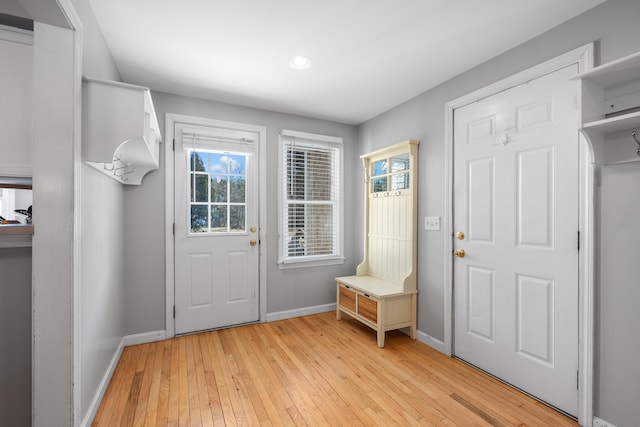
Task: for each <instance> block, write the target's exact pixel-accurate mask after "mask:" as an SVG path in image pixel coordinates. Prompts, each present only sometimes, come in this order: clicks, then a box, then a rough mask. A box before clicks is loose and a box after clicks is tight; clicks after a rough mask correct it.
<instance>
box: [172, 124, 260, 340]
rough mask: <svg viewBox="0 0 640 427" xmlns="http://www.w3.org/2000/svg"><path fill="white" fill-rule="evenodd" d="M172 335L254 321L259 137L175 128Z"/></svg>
mask: <svg viewBox="0 0 640 427" xmlns="http://www.w3.org/2000/svg"><path fill="white" fill-rule="evenodd" d="M175 136H176V147H175V160H174V161H175V218H176V223H175V332H176V334H182V333H189V332H194V331H201V330H207V329H213V328H219V327H224V326H230V325H237V324H241V323H247V322H253V321H257V320H259V312H258V286H259V285H258V283H259V278H258V271H259V247H258V244H259V242H258V236H259V233H258V173H257V172H258V171H257V166H258V159H257V156H258V141H259V139H258V136H257V134H255V133H252V132H245V131H238V130H230V129H221V128H210V127H202V126H193V125H184V124H180V123H176V128H175Z"/></svg>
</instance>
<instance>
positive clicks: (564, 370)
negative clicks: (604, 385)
mask: <svg viewBox="0 0 640 427" xmlns="http://www.w3.org/2000/svg"><path fill="white" fill-rule="evenodd" d="M577 71H578V68H577V65H573V66H570V67H567V68H564V69H562V70H559V71H556V72H554V73H551V74H548V75H546V76H543V77H540V78H538V79H535V80H533V81H530V82H528V83H525V84H522V85H519V86H516V87H514V88H512V89H509V90H507V91H504V92H501V93H498V94H496V95H493V96H490V97H487V98H485V99H482V100H480V101H477V102H474V103H472V104H469V105H466V106H464V107H461V108H458V109H456V110H455V112H454V248H455V250H456V251H461V250H464V252H465V253H464V257H462V254H461V253H460V252H457V257H456V258H455V259H454V304H455V305H454V307H455V309H454V310H455V318H454V320H455V329H454V334H455V335H454V353H455V355H456V356H457V357H459V358H461V359H463V360H465V361H467V362H469V363H471V364H473V365H475V366H478V367H479V368H481V369H483V370H485V371H487V372H489V373H491V374H493V375H495V376H497V377H498V378H500V379H502V380H504V381H506V382H508V383H510V384H512V385H514V386H516V387H518V388H520V389H522V390H524V391H526V392H528V393H530V394H532V395H534V396H536V397H538V398H539V399H541V400H543V401H545V402H547V403H549V404H551V405H553V406H555V407H557V408H559V409H561V410H563V411H565V412H567V413H569V414H572V415H576V414H577V405H578V394H577V391H578V390H577V372H578V219H579V218H578V209H579V204H578V202H579V200H578V196H579V194H578V189H579V187H578V185H579V176H578V160H579V159H578V132H577V127H578V110H577V101H576V93H577V92H576V91H577V89H576V86H575V82H572V81H570V80H569V78H570V77H572V76H574V75H575V74H576V73H577Z"/></svg>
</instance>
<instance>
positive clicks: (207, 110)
mask: <svg viewBox="0 0 640 427" xmlns="http://www.w3.org/2000/svg"><path fill="white" fill-rule="evenodd" d="M152 97H153V102H154V105H155V109H156V114H157V116H158V121H159V123H160V129H161V130H162V133H163V137H164V138H163V140H166V136H164V122H165V113H176V114H184V115H192V116H198V117H206V118H211V119H217V120H226V121H234V122H242V123H248V124H253V125H261V126H265V127H266V128H267V141H266V144H267V150H266V152H267V159H266V160H267V161H266V164H267V238H266V241H263V242H262V244H263V245H266V254H267V255H266V256H267V272H266V275H267V313H277V312H280V311H287V310H294V309H297V308H305V307H311V306H316V305H323V304H330V303H334V302H335V282H334V281H333V278H334V277H335V276H339V275H345V274H353V272H354V271H355V266H356V265H357V264H358V263H359V262H360V260H361V258H360V257H359V256H354V254H355V253H356V252H357V248H358V247H360V246H362V243H361V240H360V239H359V238H356V234H357V233H355V232H354V229H353V227H351V219H352V217H353V212H354V211H356V210H357V206H358V205H359V204H360V202H361V198H360V191H359V190H360V186H359V185H358V184H359V183H356V181H355V179H354V169H357V168H359V167H360V160H359V158H358V156H359V153H360V151H359V150H358V149H357V147H356V144H357V132H356V128H355V127H354V126H351V125H345V124H340V123H333V122H328V121H324V120H316V119H311V118H306V117H300V116H294V115H288V114H281V113H276V112H270V111H264V110H258V109H253V108H246V107H239V106H234V105H229V104H223V103H217V102H211V101H205V100H200V99H193V98H186V97H181V96H176V95H170V94H166V93H159V92H153V93H152ZM281 129H293V130H299V131H303V132H311V133H319V134H324V135H332V136H339V137H342V138H343V139H344V148H345V175H346V176H345V218H346V225H347V226H346V230H345V236H344V241H345V255H346V257H347V259H346V262H345V264H344V265H340V266H327V267H318V268H299V269H293V270H278V268H277V265H276V261H277V248H278V242H277V231H276V230H277V220H278V219H277V209H278V208H277V206H278V205H277V185H278V177H277V164H278V160H277V147H278V138H277V135H278V132H279V131H280V130H281ZM163 152H164V146H163V147H161V159H160V163H161V167H160V170H158V171H154V172H152V173H150V174H148V175H147V176H146V177H145V178H144V180H143V183H142V186H140V187H135V188H134V187H129V188H127V189H126V194H125V215H126V217H127V221H126V223H125V235H126V241H125V247H126V249H125V250H126V251H127V254H130V256H129V255H128V256H127V257H126V264H125V280H126V283H127V288H126V295H125V300H126V310H125V311H126V333H127V334H135V333H141V332H148V331H155V330H162V329H164V328H165V311H164V307H165V275H164V266H165V262H172V261H171V260H165V257H164V244H165V240H164V194H165V188H164V155H163ZM354 165H355V167H354ZM141 212H144V215H141V214H140V213H141Z"/></svg>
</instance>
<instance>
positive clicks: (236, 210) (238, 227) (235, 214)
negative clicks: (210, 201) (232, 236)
mask: <svg viewBox="0 0 640 427" xmlns="http://www.w3.org/2000/svg"><path fill="white" fill-rule="evenodd" d="M244 209H245V207H244V206H230V207H229V211H230V217H229V218H230V224H229V225H230V227H231V231H232V232H244V231H246V229H247V228H246V226H245V220H244Z"/></svg>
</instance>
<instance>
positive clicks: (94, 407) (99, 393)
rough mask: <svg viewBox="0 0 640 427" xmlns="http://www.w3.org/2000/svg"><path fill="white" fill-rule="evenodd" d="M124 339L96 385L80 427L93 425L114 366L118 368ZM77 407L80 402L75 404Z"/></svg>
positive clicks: (114, 369)
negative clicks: (96, 388)
mask: <svg viewBox="0 0 640 427" xmlns="http://www.w3.org/2000/svg"><path fill="white" fill-rule="evenodd" d="M124 347H125V345H124V338H122V339H121V340H120V344H119V345H118V348H117V349H116V351H115V353H114V354H113V357H112V358H111V362H110V363H109V366H108V367H107V371H106V372H105V373H104V376H103V377H102V380H101V381H100V384H99V385H98V390H96V394H95V395H94V396H93V399H92V400H91V405H89V409H88V410H87V414H86V415H85V417H84V419H83V420H82V424H80V426H81V427H89V426H90V425H91V424H92V423H93V419H94V418H95V416H96V413H97V412H98V408H99V407H100V402H102V398H103V397H104V394H105V393H106V391H107V387H109V383H110V382H111V378H112V377H113V373H114V372H115V371H116V366H118V362H119V361H120V356H122V350H123V349H124ZM76 403H77V404H78V405H79V404H80V402H76Z"/></svg>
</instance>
